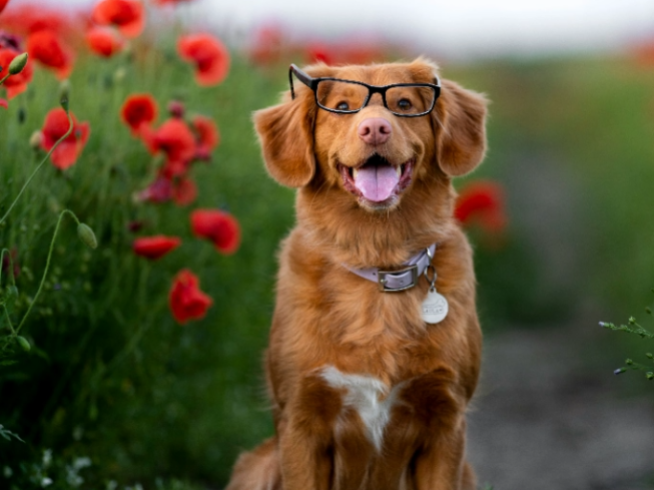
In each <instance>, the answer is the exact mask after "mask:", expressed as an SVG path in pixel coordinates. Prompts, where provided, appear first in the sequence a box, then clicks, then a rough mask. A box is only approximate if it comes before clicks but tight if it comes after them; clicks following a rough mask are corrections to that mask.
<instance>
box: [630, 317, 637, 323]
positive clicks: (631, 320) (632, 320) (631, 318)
mask: <svg viewBox="0 0 654 490" xmlns="http://www.w3.org/2000/svg"><path fill="white" fill-rule="evenodd" d="M635 324H636V319H635V318H634V317H633V316H630V317H629V325H635Z"/></svg>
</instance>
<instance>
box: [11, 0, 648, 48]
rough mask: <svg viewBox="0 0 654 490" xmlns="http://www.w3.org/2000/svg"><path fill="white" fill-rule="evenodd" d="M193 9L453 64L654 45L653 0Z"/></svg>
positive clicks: (340, 2)
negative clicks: (642, 42)
mask: <svg viewBox="0 0 654 490" xmlns="http://www.w3.org/2000/svg"><path fill="white" fill-rule="evenodd" d="M27 2H29V0H11V1H10V5H12V4H14V3H15V4H19V3H27ZM40 2H44V3H51V4H55V3H56V5H59V6H61V5H66V4H69V5H71V6H73V5H84V6H86V5H92V4H94V3H95V1H94V0H40ZM190 5H191V10H192V12H193V15H194V17H196V18H198V19H201V20H200V22H201V23H202V24H203V25H205V26H207V27H208V26H209V25H210V24H216V25H218V26H220V27H223V28H229V29H231V30H232V31H241V32H247V31H248V30H249V29H252V28H253V27H255V26H257V25H260V24H262V23H271V22H275V23H278V24H280V25H282V26H285V27H287V28H288V29H289V31H290V32H291V33H295V34H298V35H299V34H304V35H323V36H334V35H338V34H352V33H364V34H368V35H375V34H378V35H381V36H384V37H388V38H390V39H396V40H402V41H408V42H410V43H412V44H413V45H415V46H416V47H417V48H418V49H424V50H426V51H428V52H439V53H443V54H446V55H450V56H455V57H456V56H479V55H482V56H484V55H494V54H499V53H510V54H532V53H538V52H540V53H542V52H553V51H554V52H562V51H563V52H565V51H571V50H572V51H584V50H589V49H615V48H617V47H619V46H622V45H624V44H625V43H628V42H632V41H634V40H637V39H642V38H650V39H654V0H301V1H298V0H230V1H221V0H193V2H192V3H191V4H190Z"/></svg>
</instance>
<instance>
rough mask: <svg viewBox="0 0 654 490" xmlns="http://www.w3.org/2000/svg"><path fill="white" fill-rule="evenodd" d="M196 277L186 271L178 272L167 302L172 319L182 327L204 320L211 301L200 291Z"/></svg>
mask: <svg viewBox="0 0 654 490" xmlns="http://www.w3.org/2000/svg"><path fill="white" fill-rule="evenodd" d="M199 286H200V283H199V280H198V277H197V276H196V275H195V274H193V273H192V272H191V271H190V270H188V269H182V270H181V271H179V273H178V274H177V276H175V279H174V280H173V287H172V288H171V289H170V295H169V296H168V301H169V304H170V310H171V311H172V313H173V317H175V320H177V321H178V322H179V323H181V324H182V325H183V324H185V323H186V322H187V321H189V320H198V319H200V318H204V316H205V315H206V313H207V309H208V308H209V307H210V306H211V305H212V304H213V300H212V299H211V298H210V297H209V296H207V295H206V294H204V293H203V292H202V291H201V290H200V287H199Z"/></svg>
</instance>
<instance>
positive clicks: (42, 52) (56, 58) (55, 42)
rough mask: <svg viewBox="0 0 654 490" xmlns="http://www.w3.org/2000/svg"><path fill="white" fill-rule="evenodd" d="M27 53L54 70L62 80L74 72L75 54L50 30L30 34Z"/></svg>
mask: <svg viewBox="0 0 654 490" xmlns="http://www.w3.org/2000/svg"><path fill="white" fill-rule="evenodd" d="M27 52H28V53H29V55H30V57H31V58H33V59H34V60H36V61H39V62H40V63H41V64H43V65H45V66H47V67H48V68H52V69H53V70H54V71H55V75H56V76H57V78H59V79H60V80H63V79H64V78H67V77H68V76H69V75H70V72H71V71H72V70H73V53H72V51H71V49H70V48H69V47H68V46H67V45H66V44H65V43H64V42H63V41H62V40H61V38H60V37H59V35H58V34H57V33H56V32H54V31H51V30H49V29H44V30H40V31H37V32H34V33H33V34H30V36H29V37H28V38H27Z"/></svg>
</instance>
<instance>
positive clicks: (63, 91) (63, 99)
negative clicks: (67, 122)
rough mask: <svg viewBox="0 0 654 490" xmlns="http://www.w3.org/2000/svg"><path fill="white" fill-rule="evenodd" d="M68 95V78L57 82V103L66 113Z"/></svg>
mask: <svg viewBox="0 0 654 490" xmlns="http://www.w3.org/2000/svg"><path fill="white" fill-rule="evenodd" d="M69 96H70V82H69V81H68V79H66V80H64V81H62V82H61V84H59V104H61V107H62V108H63V109H64V110H65V111H66V114H68V98H69Z"/></svg>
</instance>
